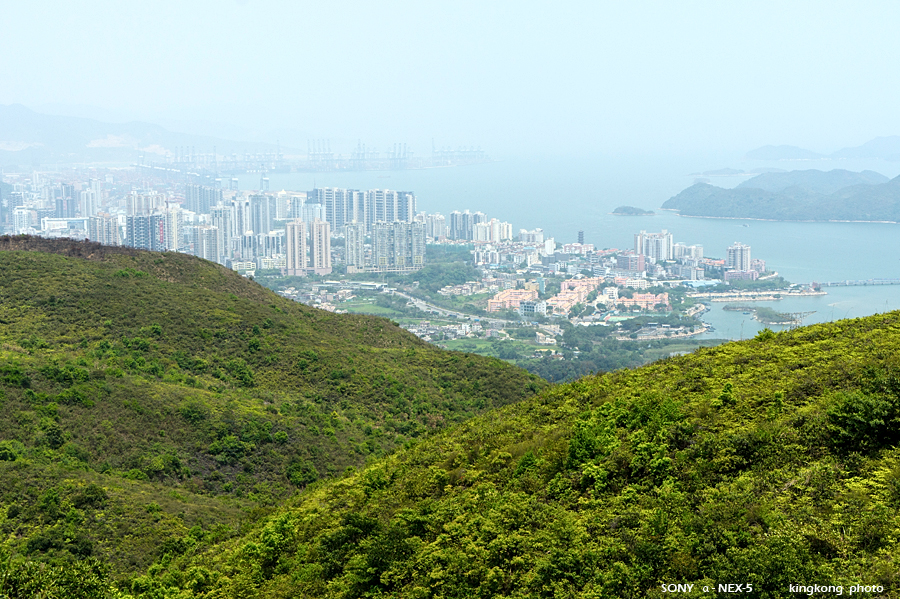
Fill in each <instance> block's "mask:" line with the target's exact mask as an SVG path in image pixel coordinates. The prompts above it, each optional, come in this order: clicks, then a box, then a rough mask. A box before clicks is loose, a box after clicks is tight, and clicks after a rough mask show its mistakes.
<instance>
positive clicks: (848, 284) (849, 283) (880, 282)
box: [810, 279, 900, 287]
mask: <svg viewBox="0 0 900 599" xmlns="http://www.w3.org/2000/svg"><path fill="white" fill-rule="evenodd" d="M810 285H811V286H812V287H861V286H863V285H900V279H865V280H863V281H849V280H848V281H831V282H829V283H811V284H810Z"/></svg>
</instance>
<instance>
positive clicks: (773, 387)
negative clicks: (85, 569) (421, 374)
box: [131, 313, 900, 598]
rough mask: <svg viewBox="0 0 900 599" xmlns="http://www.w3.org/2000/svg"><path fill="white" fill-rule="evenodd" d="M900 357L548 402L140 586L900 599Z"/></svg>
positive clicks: (426, 449)
mask: <svg viewBox="0 0 900 599" xmlns="http://www.w3.org/2000/svg"><path fill="white" fill-rule="evenodd" d="M898 347H900V314H898V313H890V314H885V315H879V316H873V317H869V318H864V319H858V320H853V321H841V322H836V323H831V324H821V325H815V326H811V327H806V328H802V329H798V330H795V331H790V332H782V333H778V334H775V333H772V332H771V331H768V330H764V331H763V332H762V333H760V334H759V335H758V336H757V337H756V338H755V339H753V340H750V341H745V342H741V343H729V344H726V345H722V346H719V347H716V348H712V349H705V348H704V349H700V350H698V351H697V352H695V353H693V354H690V355H687V356H683V357H677V358H671V359H667V360H663V361H660V362H657V363H654V364H652V365H649V366H645V367H642V368H639V369H635V370H623V371H617V372H614V373H609V374H605V375H602V376H595V377H586V378H584V379H582V380H579V381H577V382H574V383H571V384H567V385H561V386H558V387H554V388H552V389H550V390H547V391H545V392H543V393H541V394H539V395H538V396H536V397H534V398H531V399H528V400H525V401H523V402H519V403H517V404H513V405H510V406H507V407H504V408H500V409H498V410H495V411H493V412H491V413H490V414H488V415H485V416H481V417H477V418H475V419H473V420H471V421H468V422H466V423H464V424H461V425H459V426H457V427H455V428H453V429H451V430H448V431H445V432H442V433H439V434H437V435H434V436H431V437H429V438H427V439H423V440H421V441H419V442H418V443H416V444H415V445H414V446H412V447H410V448H408V449H404V450H402V451H399V452H397V453H395V454H393V455H391V456H389V457H387V458H385V459H383V460H380V461H379V462H377V463H374V464H372V465H371V466H369V467H368V468H366V469H364V470H362V471H359V472H356V473H353V474H349V475H347V476H346V477H344V478H343V479H341V480H339V481H335V482H333V483H330V484H327V485H324V486H322V487H318V488H316V489H314V490H311V491H310V492H307V493H304V494H301V495H299V496H297V497H296V498H295V499H293V500H292V501H291V502H290V503H289V504H288V505H286V506H285V507H283V508H282V509H281V510H279V511H278V512H277V513H276V514H274V515H273V516H271V517H270V518H268V519H267V520H266V521H265V522H264V523H263V524H262V525H261V526H259V528H257V529H256V530H254V531H253V532H252V533H250V534H248V535H246V536H244V537H243V538H240V539H234V540H231V541H228V542H226V543H224V544H222V545H218V546H215V547H214V550H209V549H207V548H205V547H200V546H198V547H191V548H188V549H186V550H185V551H184V552H183V553H182V554H176V553H174V552H173V553H172V554H170V555H169V556H167V557H166V559H164V560H162V561H161V562H160V564H159V565H158V566H154V569H153V570H152V572H151V573H150V575H148V576H145V577H141V578H138V579H136V580H135V581H134V583H133V586H132V587H131V589H132V591H133V592H135V593H136V594H137V595H139V596H145V597H155V596H163V595H164V593H184V595H178V596H186V597H267V598H272V597H276V598H277V597H298V596H319V597H545V596H546V597H551V596H591V597H635V598H637V597H646V596H662V593H661V587H660V585H661V584H662V583H671V582H679V583H683V584H690V583H693V584H694V585H695V588H698V589H699V588H700V587H702V586H710V587H712V588H717V586H716V585H718V584H720V583H721V584H726V583H727V584H732V583H733V584H744V585H752V588H753V589H754V591H753V596H759V597H787V596H791V593H790V592H789V590H788V589H789V585H791V584H798V581H808V582H809V583H810V584H812V583H813V582H815V583H817V584H830V585H843V586H844V589H845V590H846V589H848V588H849V586H850V585H854V584H863V585H868V586H871V587H878V588H881V589H882V591H881V592H878V593H872V594H871V596H880V597H897V596H898V589H900V574H898V572H900V556H898V554H897V552H896V542H897V539H898V538H900V447H898V443H900V355H898V350H897V348H898ZM154 593H156V594H154ZM172 596H174V595H172Z"/></svg>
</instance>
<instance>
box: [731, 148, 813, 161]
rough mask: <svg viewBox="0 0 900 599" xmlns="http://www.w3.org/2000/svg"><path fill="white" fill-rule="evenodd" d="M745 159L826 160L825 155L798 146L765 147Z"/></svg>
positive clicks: (750, 152) (750, 153) (749, 154)
mask: <svg viewBox="0 0 900 599" xmlns="http://www.w3.org/2000/svg"><path fill="white" fill-rule="evenodd" d="M745 157H746V158H748V159H750V160H815V159H817V158H825V155H824V154H819V153H818V152H813V151H812V150H806V149H804V148H798V147H797V146H763V147H761V148H756V149H755V150H750V151H749V152H747V154H746V156H745Z"/></svg>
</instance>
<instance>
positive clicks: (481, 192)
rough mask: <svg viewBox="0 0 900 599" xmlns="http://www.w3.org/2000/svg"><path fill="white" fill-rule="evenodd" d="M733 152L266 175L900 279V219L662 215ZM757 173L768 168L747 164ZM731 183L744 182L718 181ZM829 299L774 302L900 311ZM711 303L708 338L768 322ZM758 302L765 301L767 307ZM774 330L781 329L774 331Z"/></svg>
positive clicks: (812, 272) (558, 234) (838, 273)
mask: <svg viewBox="0 0 900 599" xmlns="http://www.w3.org/2000/svg"><path fill="white" fill-rule="evenodd" d="M735 160H736V159H735V157H733V156H717V155H710V156H703V157H677V156H676V157H628V156H624V157H620V156H613V157H609V156H594V157H576V158H570V159H564V158H546V159H528V160H526V159H510V160H503V161H497V162H490V163H483V164H477V165H469V166H462V167H450V168H432V169H421V170H399V171H363V172H319V173H269V174H268V175H266V176H267V177H268V178H269V188H270V190H272V191H276V190H281V189H285V190H298V191H306V190H309V189H312V188H314V187H316V186H318V187H349V188H354V189H373V188H387V189H397V190H405V191H413V192H415V194H416V196H417V199H418V208H419V210H420V211H426V212H441V213H443V214H445V215H446V214H449V213H450V212H451V211H453V210H466V209H468V210H472V211H476V210H480V211H482V212H485V213H486V214H487V215H488V217H496V218H498V219H500V220H505V221H509V222H511V223H512V224H513V229H514V231H518V230H519V229H520V228H526V229H533V228H535V227H541V228H543V229H544V230H545V231H546V233H547V234H548V235H550V236H553V237H555V238H556V240H557V241H561V242H571V241H575V240H576V239H577V234H578V231H584V236H585V241H586V242H587V243H593V244H594V245H595V246H596V247H598V248H619V249H628V248H631V247H632V245H633V235H634V233H636V232H638V231H640V230H646V231H660V230H662V229H666V230H668V231H670V232H672V233H673V235H674V237H675V241H682V242H685V243H688V244H701V245H703V247H704V255H706V256H711V257H724V256H725V254H726V248H727V247H728V246H729V245H731V244H732V243H734V242H736V241H739V242H742V243H746V244H749V245H750V246H751V247H752V256H753V257H754V258H761V259H763V260H765V261H766V263H767V266H768V268H769V269H770V270H775V271H778V272H779V273H780V274H781V275H782V276H784V277H785V278H786V279H787V280H789V281H791V282H795V283H809V282H813V281H818V282H829V281H841V280H847V279H851V280H859V279H870V278H900V225H897V224H894V223H858V222H852V223H843V222H842V223H806V222H779V221H758V220H733V219H707V218H688V217H681V216H679V215H678V214H677V213H673V212H668V211H660V210H659V206H660V205H662V204H663V202H665V201H666V200H667V199H669V198H670V197H672V196H673V195H675V194H677V193H678V192H680V191H681V190H682V189H684V188H685V187H687V186H689V185H691V184H692V183H693V182H694V180H695V179H696V176H693V175H690V174H689V173H692V172H698V171H703V170H708V169H711V168H721V167H723V166H734V165H735ZM738 166H740V167H741V168H743V169H746V170H751V169H753V168H757V167H759V166H771V163H756V162H748V161H744V162H739V163H738ZM777 166H779V167H781V168H786V169H788V170H791V169H795V168H797V169H800V168H803V169H806V168H818V169H819V170H830V169H831V168H846V169H848V170H864V169H872V170H876V171H878V172H881V173H882V174H884V175H886V176H888V177H895V176H897V175H898V172H900V163H888V162H883V161H840V162H838V161H801V162H800V163H791V164H788V165H785V164H783V163H778V164H777ZM260 176H261V175H259V174H254V173H248V174H243V175H238V178H239V185H240V187H241V189H255V188H258V186H259V181H260ZM709 179H710V181H711V183H712V184H714V185H718V186H721V187H732V186H734V185H736V184H738V183H740V182H741V181H743V180H745V179H747V177H710V178H709ZM621 205H631V206H637V207H641V208H645V209H650V210H655V211H656V214H655V215H653V216H613V215H612V214H610V213H611V212H612V210H613V209H614V208H616V207H617V206H621ZM827 291H828V295H825V296H817V297H813V298H801V299H789V300H782V301H779V302H774V303H772V304H771V307H772V308H774V309H775V310H778V311H780V312H805V311H814V312H815V313H814V314H813V315H811V316H809V317H807V318H806V319H805V320H804V323H807V324H808V323H812V322H822V321H825V320H831V319H837V318H845V317H848V318H852V317H858V316H865V315H868V314H873V313H876V312H883V311H885V310H887V309H892V310H893V309H900V286H878V287H830V288H827ZM722 305H723V304H712V309H711V310H710V311H709V312H708V313H707V314H706V315H705V316H704V320H706V321H707V322H709V323H710V324H712V325H713V326H714V327H715V331H713V332H712V333H707V334H706V335H705V336H707V337H715V338H727V339H739V338H741V337H742V336H743V337H745V338H746V337H749V336H752V335H753V334H755V333H756V331H758V330H759V329H761V328H762V325H760V324H759V323H758V322H756V321H755V320H752V318H751V317H750V316H748V315H744V314H742V313H740V312H726V311H723V310H722V309H721V307H722ZM760 305H769V304H768V303H760ZM776 328H777V327H776Z"/></svg>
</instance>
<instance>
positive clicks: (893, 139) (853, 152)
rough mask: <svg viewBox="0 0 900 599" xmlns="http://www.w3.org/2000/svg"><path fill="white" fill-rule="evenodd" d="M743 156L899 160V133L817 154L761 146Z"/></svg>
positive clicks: (756, 158) (793, 147) (771, 158)
mask: <svg viewBox="0 0 900 599" xmlns="http://www.w3.org/2000/svg"><path fill="white" fill-rule="evenodd" d="M744 157H745V158H747V159H749V160H816V159H819V158H831V159H835V160H841V159H847V158H869V159H871V158H875V159H881V160H891V161H900V135H890V136H887V137H876V138H875V139H873V140H871V141H867V142H866V143H864V144H863V145H861V146H856V147H853V148H842V149H840V150H838V151H837V152H833V153H831V154H819V153H818V152H813V151H812V150H806V149H804V148H798V147H797V146H763V147H761V148H756V149H755V150H750V151H749V152H747V154H746V155H745V156H744ZM704 174H708V173H704Z"/></svg>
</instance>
